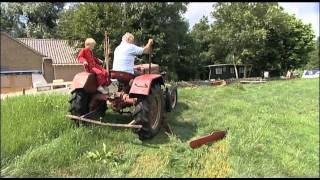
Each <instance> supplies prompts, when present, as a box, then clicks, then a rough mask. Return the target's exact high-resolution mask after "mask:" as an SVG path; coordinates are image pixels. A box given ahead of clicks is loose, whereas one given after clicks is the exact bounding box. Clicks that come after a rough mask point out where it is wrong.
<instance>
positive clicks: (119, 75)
mask: <svg viewBox="0 0 320 180" xmlns="http://www.w3.org/2000/svg"><path fill="white" fill-rule="evenodd" d="M110 77H111V79H117V80H118V81H122V82H124V83H129V82H130V80H132V79H134V78H135V76H134V75H133V74H131V73H127V72H123V71H113V70H111V71H110Z"/></svg>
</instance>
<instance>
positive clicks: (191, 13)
mask: <svg viewBox="0 0 320 180" xmlns="http://www.w3.org/2000/svg"><path fill="white" fill-rule="evenodd" d="M213 4H214V2H212V3H208V2H206V3H201V2H200V3H189V4H188V10H187V12H186V13H185V14H184V16H185V18H186V19H187V20H189V24H190V28H192V26H193V25H194V24H195V23H197V22H198V21H199V20H200V19H201V18H202V17H203V16H208V17H209V21H210V22H213V18H212V17H211V15H210V13H211V12H212V10H213V7H212V5H213ZM279 4H280V6H282V7H283V8H284V10H285V11H287V12H288V13H290V14H295V15H296V17H297V18H300V19H301V20H302V21H303V22H305V23H311V24H312V29H313V31H314V32H315V35H316V37H318V36H319V3H315V2H313V3H311V2H309V3H308V2H301V3H300V2H288V3H279Z"/></svg>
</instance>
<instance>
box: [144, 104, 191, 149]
mask: <svg viewBox="0 0 320 180" xmlns="http://www.w3.org/2000/svg"><path fill="white" fill-rule="evenodd" d="M188 109H189V106H188V105H187V104H186V103H184V102H179V103H178V104H177V107H176V109H174V110H173V111H172V112H170V113H167V114H166V117H165V118H166V119H165V120H166V121H167V122H168V124H169V126H170V127H171V130H172V132H173V135H174V136H176V137H177V138H178V139H180V140H181V141H182V142H185V141H188V140H190V139H191V138H192V137H194V135H195V133H196V131H197V126H196V124H195V123H190V122H186V121H181V120H180V119H181V118H179V117H180V115H181V113H182V112H184V111H187V110H188ZM168 142H169V137H168V136H167V135H166V134H165V130H164V128H162V129H161V130H160V132H159V133H158V134H157V135H156V136H155V137H154V138H153V139H150V140H145V141H144V142H143V145H144V146H148V147H152V145H155V144H164V143H168Z"/></svg>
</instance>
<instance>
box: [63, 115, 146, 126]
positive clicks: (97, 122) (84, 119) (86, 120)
mask: <svg viewBox="0 0 320 180" xmlns="http://www.w3.org/2000/svg"><path fill="white" fill-rule="evenodd" d="M66 117H68V118H70V119H71V120H78V121H84V122H89V123H92V124H97V125H102V126H110V127H121V128H135V129H140V128H142V125H134V124H115V123H104V122H100V121H96V120H92V119H87V118H83V117H79V116H73V115H66Z"/></svg>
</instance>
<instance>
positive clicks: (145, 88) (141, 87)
mask: <svg viewBox="0 0 320 180" xmlns="http://www.w3.org/2000/svg"><path fill="white" fill-rule="evenodd" d="M154 82H157V83H159V84H164V81H163V78H162V76H161V75H160V74H144V75H141V76H138V77H136V78H134V80H133V82H132V85H131V88H130V92H129V95H130V96H134V95H145V96H146V95H149V94H150V89H151V86H152V84H153V83H154Z"/></svg>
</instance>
